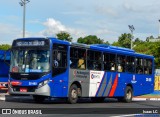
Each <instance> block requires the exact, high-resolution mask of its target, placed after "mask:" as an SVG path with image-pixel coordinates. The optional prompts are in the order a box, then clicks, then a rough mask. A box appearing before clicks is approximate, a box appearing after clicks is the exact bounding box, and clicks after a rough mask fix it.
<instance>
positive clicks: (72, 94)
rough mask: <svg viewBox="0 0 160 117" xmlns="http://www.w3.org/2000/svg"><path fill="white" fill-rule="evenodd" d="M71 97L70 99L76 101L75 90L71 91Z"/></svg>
mask: <svg viewBox="0 0 160 117" xmlns="http://www.w3.org/2000/svg"><path fill="white" fill-rule="evenodd" d="M71 97H72V99H76V98H77V91H76V90H75V89H73V90H72V92H71Z"/></svg>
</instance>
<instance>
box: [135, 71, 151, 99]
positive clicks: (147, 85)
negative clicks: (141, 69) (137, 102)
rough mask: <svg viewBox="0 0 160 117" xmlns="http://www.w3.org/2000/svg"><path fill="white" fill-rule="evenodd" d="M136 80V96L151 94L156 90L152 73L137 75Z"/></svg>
mask: <svg viewBox="0 0 160 117" xmlns="http://www.w3.org/2000/svg"><path fill="white" fill-rule="evenodd" d="M135 81H137V85H136V86H135V89H134V90H135V94H134V96H139V95H144V94H149V93H152V92H153V91H154V78H153V76H152V75H138V74H137V75H136V77H135Z"/></svg>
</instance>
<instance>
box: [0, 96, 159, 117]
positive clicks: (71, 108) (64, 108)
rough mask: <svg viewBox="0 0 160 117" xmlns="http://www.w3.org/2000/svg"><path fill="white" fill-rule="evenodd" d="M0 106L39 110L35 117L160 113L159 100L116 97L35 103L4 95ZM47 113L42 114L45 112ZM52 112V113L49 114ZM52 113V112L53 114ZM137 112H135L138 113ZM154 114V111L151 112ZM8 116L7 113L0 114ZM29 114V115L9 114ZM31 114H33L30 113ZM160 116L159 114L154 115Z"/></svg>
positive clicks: (95, 116) (87, 116)
mask: <svg viewBox="0 0 160 117" xmlns="http://www.w3.org/2000/svg"><path fill="white" fill-rule="evenodd" d="M0 108H1V109H4V108H7V109H16V110H27V109H28V110H30V109H33V110H41V111H42V113H43V114H42V115H34V116H35V117H39V116H40V117H53V116H55V117H57V116H60V117H66V116H71V117H72V116H74V117H82V114H83V117H97V116H98V117H99V116H101V117H108V116H110V117H114V116H115V117H117V116H120V115H121V116H122V117H123V116H129V117H130V116H134V115H135V113H136V112H138V113H143V111H144V110H145V111H154V110H157V109H158V113H160V101H133V102H131V103H122V102H118V101H117V100H116V99H106V100H105V101H104V102H103V103H92V102H91V101H90V99H81V100H80V101H79V102H78V103H77V104H67V102H66V101H65V100H63V99H60V100H59V99H51V100H46V101H45V102H44V103H43V104H37V103H35V102H34V100H33V99H32V97H16V96H15V97H12V98H9V97H6V101H0ZM26 108H27V109H26ZM47 112H48V114H44V113H47ZM49 113H52V114H49ZM53 113H54V114H53ZM138 113H137V114H138ZM152 114H154V113H152ZM0 116H4V117H8V116H9V115H0ZM11 116H12V117H13V116H16V117H17V116H22V117H23V116H29V115H17V114H16V115H11ZM30 116H33V115H30ZM156 117H160V115H156Z"/></svg>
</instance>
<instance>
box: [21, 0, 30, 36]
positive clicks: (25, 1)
mask: <svg viewBox="0 0 160 117" xmlns="http://www.w3.org/2000/svg"><path fill="white" fill-rule="evenodd" d="M29 2H30V1H29V0H21V2H19V4H20V5H21V6H23V38H24V37H25V20H26V4H27V3H29Z"/></svg>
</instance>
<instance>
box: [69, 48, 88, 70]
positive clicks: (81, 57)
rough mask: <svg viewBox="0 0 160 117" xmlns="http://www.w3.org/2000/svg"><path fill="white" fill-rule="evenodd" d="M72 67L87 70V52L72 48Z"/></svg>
mask: <svg viewBox="0 0 160 117" xmlns="http://www.w3.org/2000/svg"><path fill="white" fill-rule="evenodd" d="M70 67H71V68H73V69H86V50H85V49H81V48H75V47H71V48H70Z"/></svg>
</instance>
